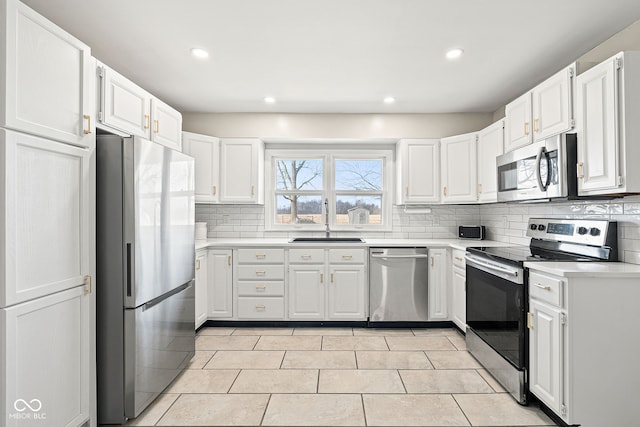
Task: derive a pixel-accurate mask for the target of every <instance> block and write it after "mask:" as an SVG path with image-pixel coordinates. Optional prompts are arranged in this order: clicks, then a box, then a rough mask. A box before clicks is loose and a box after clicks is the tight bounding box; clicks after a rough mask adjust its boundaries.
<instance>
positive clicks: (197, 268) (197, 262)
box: [196, 259, 200, 270]
mask: <svg viewBox="0 0 640 427" xmlns="http://www.w3.org/2000/svg"><path fill="white" fill-rule="evenodd" d="M196 270H200V260H199V259H197V260H196Z"/></svg>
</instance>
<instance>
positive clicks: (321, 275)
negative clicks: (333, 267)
mask: <svg viewBox="0 0 640 427" xmlns="http://www.w3.org/2000/svg"><path fill="white" fill-rule="evenodd" d="M320 283H324V273H320Z"/></svg>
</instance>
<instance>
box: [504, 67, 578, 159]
mask: <svg viewBox="0 0 640 427" xmlns="http://www.w3.org/2000/svg"><path fill="white" fill-rule="evenodd" d="M575 69H576V66H575V63H574V64H571V65H569V66H568V67H566V68H565V69H563V70H561V71H559V72H558V73H556V74H554V75H553V76H551V77H550V78H548V79H547V80H545V81H544V82H542V83H540V84H539V85H538V86H536V87H535V88H533V89H532V90H531V91H529V92H527V93H525V94H524V95H522V96H520V97H518V98H517V99H515V100H513V101H512V102H510V103H509V104H507V105H506V107H505V147H504V151H505V152H508V151H511V150H514V149H516V148H518V147H523V146H525V145H528V144H531V143H532V142H534V141H539V140H542V139H545V138H549V137H550V136H554V135H557V134H560V133H562V132H566V131H568V130H571V129H572V128H573V126H574V120H573V93H574V76H575Z"/></svg>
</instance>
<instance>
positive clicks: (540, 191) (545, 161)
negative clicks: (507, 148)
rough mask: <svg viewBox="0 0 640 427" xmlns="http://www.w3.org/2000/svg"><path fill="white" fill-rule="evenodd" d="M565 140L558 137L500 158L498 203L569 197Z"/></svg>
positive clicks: (497, 159)
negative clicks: (564, 165) (565, 178)
mask: <svg viewBox="0 0 640 427" xmlns="http://www.w3.org/2000/svg"><path fill="white" fill-rule="evenodd" d="M564 137H565V136H564V135H558V136H555V137H553V138H549V139H547V140H545V141H540V142H538V143H535V144H531V145H528V146H526V147H522V148H519V149H517V150H514V151H511V152H509V153H506V154H503V155H501V156H498V157H497V158H496V166H497V168H498V201H499V202H509V201H521V200H536V199H550V198H555V197H566V196H567V190H566V184H565V182H564V181H565V180H564V179H563V175H564V174H566V169H565V168H564V167H562V165H563V163H564V157H565V156H564V150H563V147H564V145H563V144H562V141H563V140H564Z"/></svg>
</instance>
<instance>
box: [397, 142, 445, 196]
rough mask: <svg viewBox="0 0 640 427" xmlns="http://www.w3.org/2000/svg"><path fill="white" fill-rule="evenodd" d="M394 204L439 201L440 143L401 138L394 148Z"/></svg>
mask: <svg viewBox="0 0 640 427" xmlns="http://www.w3.org/2000/svg"><path fill="white" fill-rule="evenodd" d="M397 153H398V161H397V177H398V180H397V183H398V186H397V204H399V205H406V204H420V203H438V202H439V201H440V141H439V140H437V139H402V140H400V142H398V145H397Z"/></svg>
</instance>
